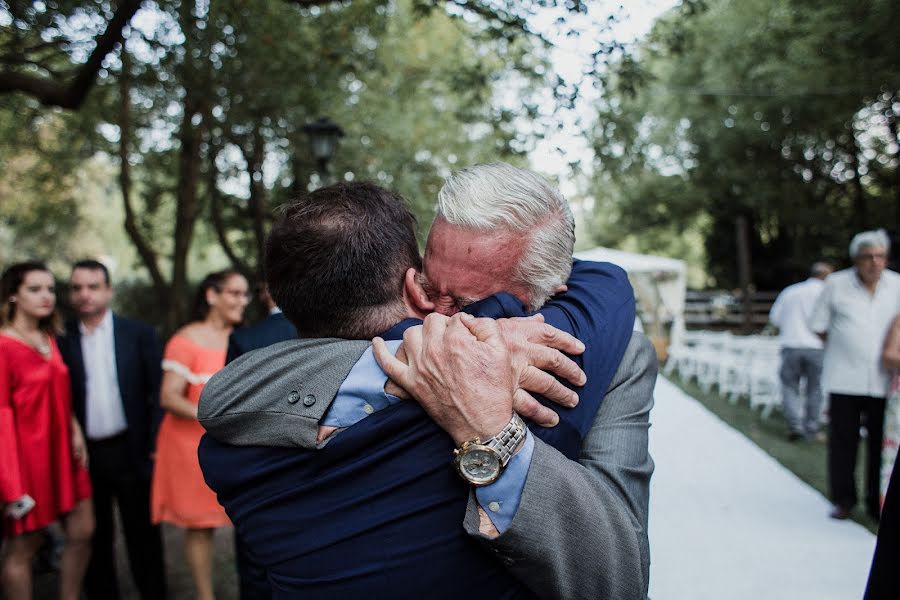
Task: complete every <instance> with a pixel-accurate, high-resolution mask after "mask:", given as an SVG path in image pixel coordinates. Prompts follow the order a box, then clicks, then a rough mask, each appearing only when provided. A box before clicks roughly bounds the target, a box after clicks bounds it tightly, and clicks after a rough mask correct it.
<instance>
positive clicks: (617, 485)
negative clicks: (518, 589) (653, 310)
mask: <svg viewBox="0 0 900 600" xmlns="http://www.w3.org/2000/svg"><path fill="white" fill-rule="evenodd" d="M657 370H658V363H657V360H656V352H655V351H654V349H653V346H652V345H651V344H650V342H649V341H648V340H647V338H646V337H644V335H643V334H642V333H638V332H635V333H634V334H633V335H632V337H631V342H630V343H629V344H628V348H627V349H626V350H625V355H624V356H623V358H622V362H621V363H620V364H619V369H618V370H617V371H616V374H615V376H614V377H613V380H612V383H611V384H610V386H609V390H608V391H607V393H606V398H605V399H604V400H603V404H602V405H601V406H600V410H599V411H598V412H597V416H596V418H595V419H594V424H593V426H592V427H591V430H590V432H589V433H588V435H587V437H586V438H585V440H584V443H583V445H582V448H581V456H580V457H579V458H578V462H577V463H576V462H573V461H571V460H569V459H567V458H566V457H565V456H563V455H562V454H560V453H559V452H558V451H557V450H556V449H555V448H553V447H552V446H549V445H547V444H545V443H544V442H542V441H541V440H539V439H535V448H534V455H533V456H532V459H531V467H530V468H529V470H528V478H527V480H526V481H525V489H524V491H523V493H522V501H521V503H520V504H519V510H518V511H517V512H516V515H515V517H514V518H513V521H512V524H511V525H510V527H509V529H507V530H506V531H504V532H503V534H502V535H501V536H500V537H498V538H496V539H493V540H489V539H487V538H485V537H484V536H482V535H481V534H480V533H479V532H478V513H477V508H478V503H477V502H476V501H475V498H474V496H475V494H471V495H470V497H469V506H468V509H467V512H466V519H465V528H466V531H467V532H468V533H469V535H472V536H476V537H478V538H480V539H481V540H482V541H483V542H484V543H485V544H487V545H488V547H489V548H490V549H491V551H492V552H494V553H495V554H496V555H497V556H498V557H499V558H500V560H501V561H502V562H503V564H505V565H506V567H507V568H508V569H509V570H510V572H512V574H513V575H515V576H516V578H517V579H519V580H520V581H521V582H523V583H525V584H526V585H527V586H528V587H530V588H531V589H532V590H534V591H535V592H536V593H537V594H538V595H539V596H540V597H542V598H561V599H562V598H564V599H567V600H568V599H576V598H579V599H580V598H583V599H584V600H598V599H601V598H602V599H609V600H622V599H628V600H630V599H638V598H646V597H647V588H648V586H649V582H650V579H649V576H650V544H649V540H648V537H647V518H648V517H647V514H648V505H649V502H650V476H651V475H652V474H653V460H652V459H651V458H650V454H649V452H648V451H647V441H648V430H649V428H650V423H649V416H650V409H651V408H652V407H653V388H654V386H655V385H656V373H657Z"/></svg>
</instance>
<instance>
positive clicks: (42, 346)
mask: <svg viewBox="0 0 900 600" xmlns="http://www.w3.org/2000/svg"><path fill="white" fill-rule="evenodd" d="M10 327H12V328H13V331H15V332H16V333H18V334H19V337H21V338H22V341H23V342H25V343H26V344H28V345H29V346H31V347H32V348H34V349H35V350H37V351H38V352H40V354H41V355H42V356H49V355H50V343H49V341H48V340H47V338H46V336H45V337H44V339H42V340H41V341H40V342H37V343H35V342H34V341H33V340H32V339H30V338H29V336H27V335H25V334H24V333H23V332H22V330H21V329H19V328H18V327H16V326H15V325H12V324H10Z"/></svg>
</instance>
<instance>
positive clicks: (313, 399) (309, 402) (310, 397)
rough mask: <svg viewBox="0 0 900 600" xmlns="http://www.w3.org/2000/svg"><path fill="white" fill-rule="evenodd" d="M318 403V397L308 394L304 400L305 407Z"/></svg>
mask: <svg viewBox="0 0 900 600" xmlns="http://www.w3.org/2000/svg"><path fill="white" fill-rule="evenodd" d="M315 403H316V397H315V396H313V395H312V394H307V395H306V398H304V399H303V406H312V405H313V404H315Z"/></svg>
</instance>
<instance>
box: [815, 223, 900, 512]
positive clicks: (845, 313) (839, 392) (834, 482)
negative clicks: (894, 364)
mask: <svg viewBox="0 0 900 600" xmlns="http://www.w3.org/2000/svg"><path fill="white" fill-rule="evenodd" d="M890 246H891V243H890V239H889V238H888V236H887V233H885V231H884V230H883V229H879V230H877V231H864V232H862V233H859V234H857V235H856V236H854V238H853V240H852V241H851V242H850V257H851V258H852V259H853V267H851V268H849V269H844V270H843V271H838V272H836V273H834V274H832V275H831V276H829V277H828V279H827V280H826V281H825V287H824V289H823V290H822V294H821V295H820V296H819V299H818V301H817V303H816V306H815V309H814V310H813V314H812V317H811V318H810V328H811V329H812V330H813V331H814V332H816V333H817V334H819V336H820V337H821V338H822V340H823V341H824V342H825V358H824V366H823V373H824V381H823V388H824V389H825V391H826V392H827V393H828V401H829V411H828V418H829V423H828V479H829V487H830V492H831V500H832V502H833V503H834V508H833V510H832V511H831V517H832V518H834V519H846V518H847V517H849V516H850V512H851V511H852V509H853V507H854V506H855V505H856V501H857V494H856V483H855V470H856V452H857V449H858V448H859V428H860V426H861V425H862V426H864V427H865V428H866V432H867V435H866V446H867V448H866V490H865V507H866V511H867V512H868V513H869V515H870V516H871V517H872V518H874V519H876V520H877V519H878V517H879V474H880V470H881V442H882V437H883V428H884V407H885V398H886V397H887V392H888V383H889V382H888V374H887V372H886V371H885V369H884V366H883V365H882V364H881V349H882V345H883V343H884V338H885V335H886V333H887V331H888V328H889V327H890V324H891V321H892V320H893V319H894V317H895V316H896V315H897V313H898V312H900V275H898V274H897V273H895V272H894V271H890V270H887V269H886V268H885V267H886V266H887V259H888V251H889V250H890Z"/></svg>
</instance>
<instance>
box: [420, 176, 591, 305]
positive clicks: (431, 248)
mask: <svg viewBox="0 0 900 600" xmlns="http://www.w3.org/2000/svg"><path fill="white" fill-rule="evenodd" d="M574 248H575V219H574V217H573V216H572V211H571V210H570V209H569V204H568V202H566V200H565V198H563V197H562V195H561V194H560V193H559V192H558V191H557V190H556V189H555V188H553V187H552V186H550V184H549V183H547V181H546V180H545V179H544V178H543V177H541V176H540V175H538V174H537V173H534V172H532V171H528V170H526V169H519V168H516V167H513V166H512V165H508V164H505V163H492V164H486V165H476V166H474V167H469V168H466V169H463V170H462V171H459V172H457V173H454V174H453V175H452V176H450V177H449V178H448V179H447V181H446V182H445V183H444V186H443V187H442V188H441V191H440V192H439V193H438V204H437V216H436V217H435V219H434V222H433V223H432V225H431V231H430V232H429V234H428V243H427V245H426V248H425V280H426V283H425V289H426V291H427V292H428V294H429V297H431V298H432V299H434V300H435V311H437V312H440V313H442V314H446V315H452V314H454V313H455V312H457V311H459V310H460V309H461V308H462V307H464V306H466V305H467V304H471V303H472V301H473V300H476V299H479V298H485V297H487V296H489V295H490V293H486V292H489V291H491V292H493V291H498V290H499V289H501V286H502V289H503V290H504V291H507V292H510V293H512V294H513V295H515V296H517V297H519V298H523V299H527V304H528V308H530V309H532V310H533V309H536V308H538V307H540V306H543V304H544V303H545V302H546V301H547V300H548V299H549V298H550V297H551V296H552V295H553V294H555V293H556V292H558V291H560V290H561V289H563V287H564V284H565V281H566V279H568V277H569V272H570V271H571V269H572V251H573V250H574ZM504 284H505V285H504ZM463 292H465V293H463Z"/></svg>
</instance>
